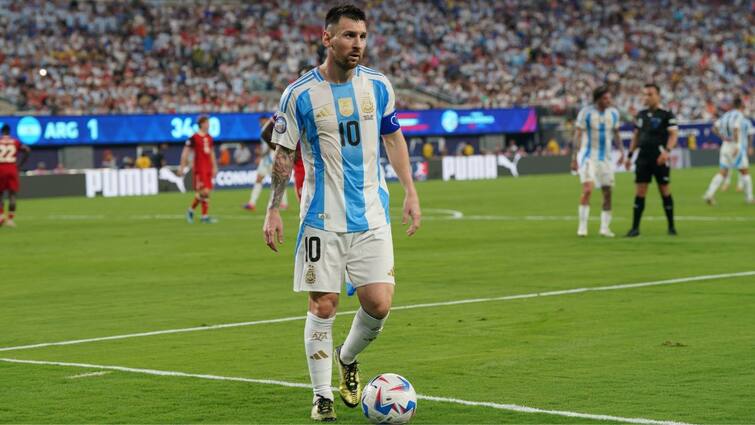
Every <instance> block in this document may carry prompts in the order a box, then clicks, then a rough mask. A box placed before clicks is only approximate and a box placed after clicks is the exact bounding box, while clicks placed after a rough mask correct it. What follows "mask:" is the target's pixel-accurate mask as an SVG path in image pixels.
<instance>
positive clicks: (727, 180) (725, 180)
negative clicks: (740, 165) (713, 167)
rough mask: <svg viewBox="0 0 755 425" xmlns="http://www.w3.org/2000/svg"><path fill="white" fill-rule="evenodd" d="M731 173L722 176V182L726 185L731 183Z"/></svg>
mask: <svg viewBox="0 0 755 425" xmlns="http://www.w3.org/2000/svg"><path fill="white" fill-rule="evenodd" d="M731 175H732V173H729V174H727V175H726V177H725V178H724V181H723V184H725V185H726V186H728V185H730V184H731Z"/></svg>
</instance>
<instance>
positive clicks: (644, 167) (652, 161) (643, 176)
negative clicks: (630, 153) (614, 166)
mask: <svg viewBox="0 0 755 425" xmlns="http://www.w3.org/2000/svg"><path fill="white" fill-rule="evenodd" d="M634 165H635V167H634V175H635V178H634V182H635V183H650V181H651V180H652V179H653V177H655V182H656V183H658V184H669V183H671V169H670V168H669V166H668V165H666V164H663V165H658V158H637V162H635V164H634Z"/></svg>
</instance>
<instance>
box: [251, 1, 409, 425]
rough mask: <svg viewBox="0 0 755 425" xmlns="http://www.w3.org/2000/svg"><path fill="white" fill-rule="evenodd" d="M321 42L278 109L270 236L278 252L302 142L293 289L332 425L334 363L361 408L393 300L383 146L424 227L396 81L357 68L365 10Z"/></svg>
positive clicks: (323, 411)
mask: <svg viewBox="0 0 755 425" xmlns="http://www.w3.org/2000/svg"><path fill="white" fill-rule="evenodd" d="M322 42H323V45H324V46H325V48H326V49H327V58H326V60H325V63H323V64H322V65H320V66H318V67H317V68H314V69H312V70H311V71H310V72H308V73H306V74H304V75H303V76H302V77H301V78H299V80H297V81H295V82H294V83H292V84H291V85H290V86H289V87H288V88H287V89H286V90H285V91H284V93H283V96H282V97H281V102H280V105H279V108H278V112H277V113H276V117H275V126H274V132H273V143H274V144H276V145H277V148H276V156H275V162H274V164H273V172H272V185H273V195H272V200H271V203H270V205H269V206H268V210H267V216H266V217H265V224H264V228H263V232H264V234H265V241H266V243H267V245H268V246H269V247H270V248H271V249H273V250H274V251H277V245H276V244H277V243H281V242H282V235H283V224H282V222H281V218H280V214H279V212H278V207H279V205H280V202H281V197H282V196H283V191H284V190H285V187H286V184H287V183H288V179H289V175H290V172H291V167H292V164H293V159H294V151H295V149H296V143H297V141H299V140H301V153H302V159H303V161H304V167H305V170H306V173H305V174H306V178H305V181H304V187H303V190H302V199H301V204H300V207H301V214H300V218H301V224H300V227H299V234H298V237H297V241H296V247H295V266H294V282H293V283H294V291H297V292H299V291H305V292H308V294H309V312H308V314H307V319H306V323H305V326H304V346H305V352H306V356H307V363H308V366H309V372H310V378H311V380H312V386H313V391H314V398H313V405H312V413H311V417H312V419H314V420H318V421H332V420H335V417H336V416H335V410H334V406H333V392H332V391H331V382H330V381H331V371H332V364H333V362H334V361H335V363H336V364H337V365H338V368H339V372H340V387H339V390H340V391H339V393H340V396H341V398H342V399H343V401H344V403H345V404H346V405H347V406H348V407H356V406H357V405H358V404H359V402H360V395H361V386H360V382H359V373H358V368H357V361H356V357H357V355H358V354H359V353H360V352H361V351H363V350H364V349H365V348H366V347H367V345H369V343H370V342H371V341H373V340H375V338H377V336H378V334H379V333H380V331H381V330H382V328H383V324H384V322H385V320H386V318H387V316H388V312H389V310H390V307H391V302H392V298H393V289H394V284H395V280H394V271H393V241H392V236H391V226H390V215H389V202H388V187H387V185H386V183H385V176H384V175H383V170H382V168H381V166H380V150H381V148H384V149H385V152H386V154H387V156H388V160H389V161H390V162H391V165H392V166H393V168H394V169H395V170H396V174H397V175H398V178H399V180H400V182H401V185H402V186H403V189H404V192H405V199H404V207H403V222H404V223H405V224H409V228H408V229H407V234H408V235H409V236H411V235H413V234H414V233H415V232H416V231H417V229H418V228H419V226H420V215H421V214H420V206H419V198H418V196H417V192H416V190H415V188H414V183H413V181H412V172H411V163H410V162H409V154H408V151H407V146H406V141H405V140H404V136H403V134H402V132H401V128H400V126H399V124H398V119H397V117H396V110H395V96H394V92H393V88H392V86H391V83H390V81H388V79H387V78H386V77H385V76H384V75H383V74H381V73H379V72H377V71H375V70H373V69H370V68H367V67H364V66H361V65H359V62H360V61H361V59H362V57H363V55H364V52H365V48H366V44H367V24H366V17H365V14H364V12H363V11H362V10H360V9H359V8H357V7H355V6H352V5H345V6H337V7H334V8H332V9H331V10H330V11H329V12H328V14H327V17H326V18H325V30H324V31H323V35H322ZM381 139H382V141H383V144H382V146H381V143H380V142H381ZM410 221H411V222H410ZM344 274H347V275H348V277H349V279H350V281H351V282H352V283H353V285H354V287H356V291H357V296H358V298H359V302H360V304H361V308H360V309H359V311H358V312H357V313H356V316H355V318H354V321H353V323H352V325H351V330H350V331H349V334H348V335H347V337H346V340H345V341H344V343H343V345H341V346H339V347H337V348H336V349H335V351H334V350H333V335H332V329H333V321H334V319H335V314H336V306H337V305H338V297H339V294H340V292H341V287H342V286H343V284H344Z"/></svg>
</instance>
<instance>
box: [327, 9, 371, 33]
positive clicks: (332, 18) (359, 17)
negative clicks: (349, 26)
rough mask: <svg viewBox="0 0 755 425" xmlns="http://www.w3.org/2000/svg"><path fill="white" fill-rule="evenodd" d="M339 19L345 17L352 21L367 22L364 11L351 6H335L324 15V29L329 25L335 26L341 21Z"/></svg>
mask: <svg viewBox="0 0 755 425" xmlns="http://www.w3.org/2000/svg"><path fill="white" fill-rule="evenodd" d="M341 17H346V18H349V19H352V20H354V21H365V22H366V21H367V15H365V14H364V11H363V10H362V9H360V8H358V7H356V6H354V5H353V4H342V5H340V6H335V7H333V8H331V9H330V10H329V11H328V14H327V15H325V27H326V28H327V27H328V26H329V25H335V24H337V23H338V21H340V20H341Z"/></svg>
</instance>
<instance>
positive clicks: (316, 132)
mask: <svg viewBox="0 0 755 425" xmlns="http://www.w3.org/2000/svg"><path fill="white" fill-rule="evenodd" d="M278 109H279V110H278V112H277V113H276V116H275V127H274V129H275V131H274V132H273V143H275V144H278V145H281V146H284V147H286V148H288V149H296V144H297V142H298V141H299V140H301V152H302V160H303V162H304V168H305V171H306V178H305V180H304V187H303V189H302V199H301V213H300V216H301V220H302V223H303V224H304V225H307V226H311V227H315V228H317V229H322V230H327V231H333V232H361V231H366V230H370V229H375V228H378V227H381V226H384V225H386V224H388V223H390V216H389V212H388V208H389V207H388V187H387V186H386V184H385V177H384V176H383V171H382V168H381V166H380V138H381V135H383V134H391V133H394V132H395V131H397V130H398V129H399V128H400V127H399V125H398V119H397V117H396V112H395V95H394V93H393V87H392V86H391V83H390V82H389V81H388V79H387V78H386V77H385V76H384V75H383V74H381V73H379V72H377V71H374V70H372V69H370V68H367V67H364V66H358V67H357V68H356V69H355V70H354V74H353V76H352V79H351V81H349V82H347V83H343V84H335V83H329V82H328V81H325V79H324V78H323V77H322V75H321V74H320V72H319V71H318V70H317V68H315V69H313V70H311V71H309V72H308V73H306V74H304V75H303V76H302V77H301V78H299V79H298V80H297V81H295V82H294V83H292V84H291V85H289V86H288V88H287V89H286V91H284V92H283V96H282V97H281V102H280V105H279V108H278Z"/></svg>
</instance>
